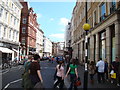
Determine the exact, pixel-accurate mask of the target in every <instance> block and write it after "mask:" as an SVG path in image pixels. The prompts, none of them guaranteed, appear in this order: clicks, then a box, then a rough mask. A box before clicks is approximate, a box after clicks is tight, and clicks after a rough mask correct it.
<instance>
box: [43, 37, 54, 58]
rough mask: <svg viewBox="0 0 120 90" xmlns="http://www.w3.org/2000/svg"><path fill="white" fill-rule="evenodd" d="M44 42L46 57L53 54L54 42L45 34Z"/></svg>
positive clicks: (44, 54)
mask: <svg viewBox="0 0 120 90" xmlns="http://www.w3.org/2000/svg"><path fill="white" fill-rule="evenodd" d="M43 43H44V44H43V47H44V51H43V56H44V57H49V56H52V42H51V41H50V39H48V38H47V37H45V36H44V40H43Z"/></svg>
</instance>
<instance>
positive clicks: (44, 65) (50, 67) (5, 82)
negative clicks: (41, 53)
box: [2, 61, 56, 89]
mask: <svg viewBox="0 0 120 90" xmlns="http://www.w3.org/2000/svg"><path fill="white" fill-rule="evenodd" d="M55 66H56V62H54V63H51V62H49V61H41V73H42V77H43V81H44V87H45V88H52V87H53V82H54V80H53V75H54V72H55ZM23 71H24V68H23V66H22V65H21V66H17V67H13V68H11V69H10V70H6V71H4V72H3V73H2V88H3V89H5V88H21V89H22V87H21V81H22V79H21V75H22V73H23Z"/></svg>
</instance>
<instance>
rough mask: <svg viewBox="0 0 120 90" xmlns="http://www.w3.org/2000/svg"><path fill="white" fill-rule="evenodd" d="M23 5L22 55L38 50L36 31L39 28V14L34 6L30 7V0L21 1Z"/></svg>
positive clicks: (21, 28) (21, 26)
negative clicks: (26, 0)
mask: <svg viewBox="0 0 120 90" xmlns="http://www.w3.org/2000/svg"><path fill="white" fill-rule="evenodd" d="M21 4H22V5H23V9H22V13H21V24H20V43H21V48H20V50H21V55H23V56H24V55H28V54H32V53H33V52H35V51H36V33H37V29H38V28H39V24H38V23H37V15H36V14H35V13H34V11H33V8H29V6H28V2H21Z"/></svg>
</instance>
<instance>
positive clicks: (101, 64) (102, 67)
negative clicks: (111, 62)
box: [96, 58, 105, 83]
mask: <svg viewBox="0 0 120 90" xmlns="http://www.w3.org/2000/svg"><path fill="white" fill-rule="evenodd" d="M96 67H97V68H98V71H97V73H98V83H101V80H102V81H103V83H104V82H105V76H104V70H105V62H104V61H103V60H102V58H100V60H99V61H98V62H97V64H96Z"/></svg>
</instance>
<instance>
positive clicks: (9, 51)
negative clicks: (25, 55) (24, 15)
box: [0, 0, 22, 60]
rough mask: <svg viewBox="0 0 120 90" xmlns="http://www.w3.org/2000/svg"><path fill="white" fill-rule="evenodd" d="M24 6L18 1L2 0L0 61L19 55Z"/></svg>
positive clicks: (0, 7)
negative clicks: (21, 19) (21, 18)
mask: <svg viewBox="0 0 120 90" xmlns="http://www.w3.org/2000/svg"><path fill="white" fill-rule="evenodd" d="M21 9H22V5H21V4H20V2H19V1H18V0H9V1H8V0H0V59H1V58H2V59H1V60H3V59H4V60H8V59H9V60H14V58H15V57H16V56H18V55H19V28H20V17H21Z"/></svg>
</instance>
